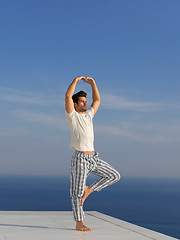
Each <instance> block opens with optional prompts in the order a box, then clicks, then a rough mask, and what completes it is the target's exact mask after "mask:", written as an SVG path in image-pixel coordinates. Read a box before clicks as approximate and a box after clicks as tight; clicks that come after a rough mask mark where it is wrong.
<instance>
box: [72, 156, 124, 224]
mask: <svg viewBox="0 0 180 240" xmlns="http://www.w3.org/2000/svg"><path fill="white" fill-rule="evenodd" d="M98 155H99V154H98V153H97V152H94V153H93V154H85V153H82V152H79V151H75V153H74V154H73V156H72V161H71V181H70V196H71V200H72V209H73V215H74V220H75V221H81V220H83V218H84V217H85V215H84V211H83V208H82V207H81V198H82V196H83V193H84V189H85V186H86V178H87V176H88V175H89V174H90V173H93V174H95V175H97V176H99V177H100V178H99V179H98V180H97V181H95V182H94V183H93V184H92V185H91V188H92V189H93V190H94V191H100V190H101V189H103V188H105V187H107V186H109V185H111V184H113V183H115V182H117V181H118V180H119V179H120V174H119V173H118V172H117V171H116V170H115V169H114V168H113V167H112V166H111V165H110V164H108V163H106V162H105V161H103V160H101V159H99V157H98Z"/></svg>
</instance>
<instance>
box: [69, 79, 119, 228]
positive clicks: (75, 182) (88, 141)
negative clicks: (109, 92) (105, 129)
mask: <svg viewBox="0 0 180 240" xmlns="http://www.w3.org/2000/svg"><path fill="white" fill-rule="evenodd" d="M80 80H83V81H84V82H85V83H88V84H90V85H91V87H92V100H93V101H92V104H91V107H90V108H89V109H88V110H87V101H86V96H87V94H86V93H85V92H83V91H80V92H78V93H76V94H74V91H75V87H76V84H77V83H78V82H80ZM73 94H74V95H73ZM99 105H100V95H99V91H98V89H97V86H96V83H95V81H94V79H92V78H90V77H87V78H85V77H83V76H79V77H76V78H75V79H74V80H73V82H72V83H71V84H70V86H69V87H68V90H67V92H66V97H65V106H66V120H67V123H68V126H69V129H70V132H71V144H70V148H71V149H74V150H75V151H74V154H73V156H72V161H71V182H70V196H71V200H72V209H73V215H74V220H75V221H76V230H79V231H85V232H90V231H92V230H91V229H90V228H88V227H86V226H85V225H84V224H83V219H84V217H85V215H84V211H83V203H84V201H85V199H86V198H87V197H88V195H89V194H91V193H92V192H93V191H100V190H101V189H103V188H105V187H107V186H109V185H111V184H113V183H115V182H117V181H118V180H119V179H120V174H119V173H118V172H117V171H116V170H115V169H114V168H113V167H112V166H111V165H110V164H108V163H106V162H105V161H103V160H101V159H100V158H99V154H98V153H97V152H96V151H94V130H93V122H92V119H93V116H94V115H95V114H96V112H97V110H98V108H99ZM90 173H93V174H95V175H97V176H99V179H98V180H97V181H95V182H94V183H93V184H91V186H86V178H87V176H88V175H89V174H90Z"/></svg>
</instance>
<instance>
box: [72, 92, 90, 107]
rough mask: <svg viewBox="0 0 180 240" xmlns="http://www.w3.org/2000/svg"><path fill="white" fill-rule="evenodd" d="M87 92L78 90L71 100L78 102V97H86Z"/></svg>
mask: <svg viewBox="0 0 180 240" xmlns="http://www.w3.org/2000/svg"><path fill="white" fill-rule="evenodd" d="M86 96H87V93H86V92H84V91H79V92H77V93H75V94H74V95H73V96H72V99H73V102H74V103H77V104H78V101H79V97H86Z"/></svg>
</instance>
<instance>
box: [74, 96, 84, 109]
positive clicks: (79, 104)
mask: <svg viewBox="0 0 180 240" xmlns="http://www.w3.org/2000/svg"><path fill="white" fill-rule="evenodd" d="M74 106H75V108H76V111H77V112H85V111H86V110H87V101H86V98H85V97H79V101H78V104H77V103H75V104H74Z"/></svg>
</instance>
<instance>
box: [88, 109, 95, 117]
mask: <svg viewBox="0 0 180 240" xmlns="http://www.w3.org/2000/svg"><path fill="white" fill-rule="evenodd" d="M86 112H87V113H88V114H89V115H90V116H91V117H94V108H93V107H90V108H89V109H88V110H87V111H86Z"/></svg>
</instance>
